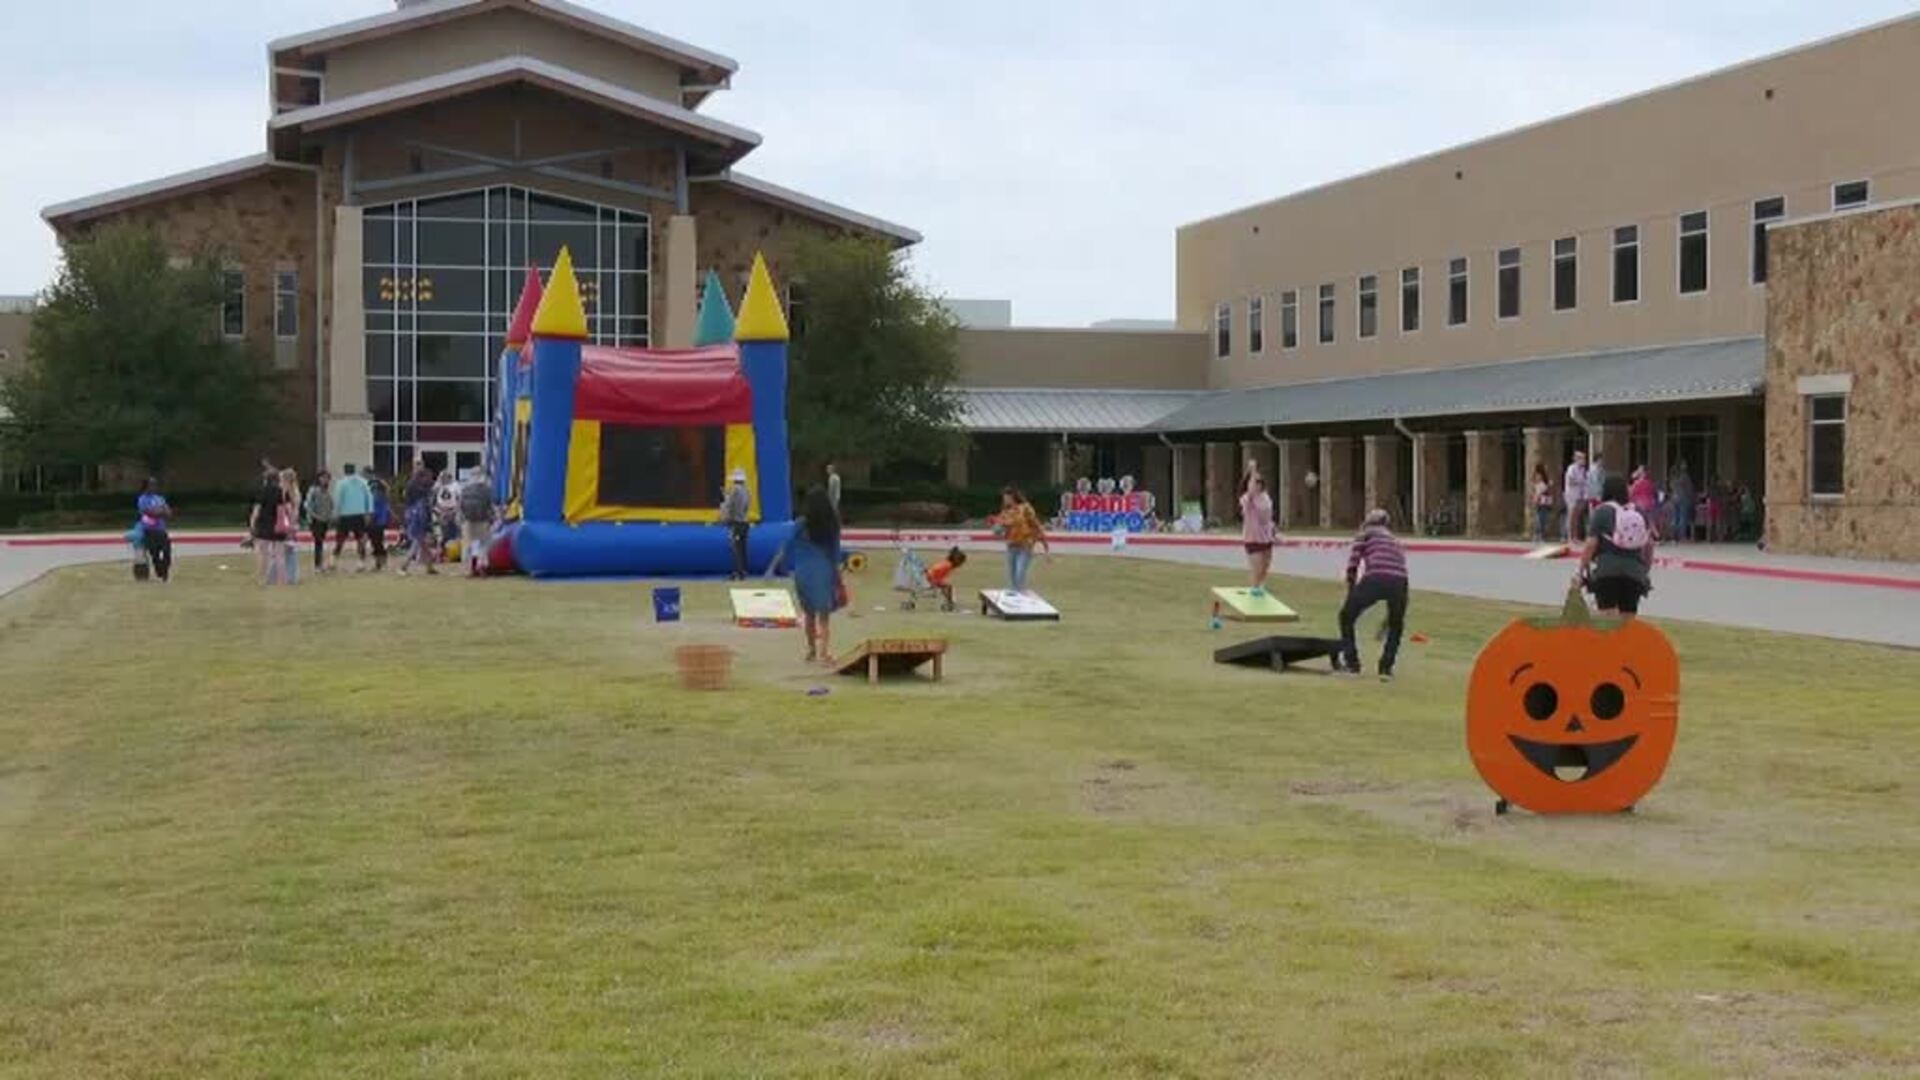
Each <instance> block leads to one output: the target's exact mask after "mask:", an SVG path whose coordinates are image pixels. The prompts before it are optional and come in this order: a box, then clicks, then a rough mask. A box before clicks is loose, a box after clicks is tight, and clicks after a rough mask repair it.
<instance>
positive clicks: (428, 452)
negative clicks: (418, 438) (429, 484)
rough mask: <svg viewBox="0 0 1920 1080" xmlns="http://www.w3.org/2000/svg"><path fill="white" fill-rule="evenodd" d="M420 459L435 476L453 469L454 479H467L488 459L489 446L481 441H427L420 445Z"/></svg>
mask: <svg viewBox="0 0 1920 1080" xmlns="http://www.w3.org/2000/svg"><path fill="white" fill-rule="evenodd" d="M420 460H421V461H424V462H426V465H427V468H429V469H432V470H433V474H434V475H435V476H438V475H440V474H441V473H443V472H445V471H446V470H448V469H452V470H453V478H454V479H456V480H465V479H466V478H467V477H468V476H470V475H472V473H473V470H475V469H477V468H479V467H480V466H481V464H482V463H483V462H485V461H486V460H487V448H486V447H485V446H483V445H481V444H480V443H427V444H424V445H422V446H421V447H420Z"/></svg>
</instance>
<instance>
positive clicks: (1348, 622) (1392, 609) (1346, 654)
mask: <svg viewBox="0 0 1920 1080" xmlns="http://www.w3.org/2000/svg"><path fill="white" fill-rule="evenodd" d="M1382 600H1385V601H1386V602H1387V645H1386V648H1385V650H1384V651H1382V652H1381V653H1380V670H1382V671H1392V670H1393V661H1394V659H1395V658H1396V657H1398V656H1399V655H1400V631H1401V630H1402V629H1403V628H1404V627H1405V625H1406V621H1407V579H1406V578H1390V577H1364V578H1361V579H1360V583H1359V584H1358V585H1355V586H1354V587H1353V588H1351V589H1349V590H1347V603H1346V606H1344V607H1342V608H1341V609H1340V655H1341V658H1342V659H1343V661H1344V662H1345V664H1346V666H1347V670H1349V671H1359V670H1360V649H1359V647H1358V646H1356V645H1355V644H1354V642H1353V624H1354V623H1355V622H1357V621H1359V619H1360V616H1361V615H1363V614H1365V613H1366V610H1367V609H1368V608H1370V607H1372V606H1373V605H1375V604H1377V603H1379V602H1380V601H1382Z"/></svg>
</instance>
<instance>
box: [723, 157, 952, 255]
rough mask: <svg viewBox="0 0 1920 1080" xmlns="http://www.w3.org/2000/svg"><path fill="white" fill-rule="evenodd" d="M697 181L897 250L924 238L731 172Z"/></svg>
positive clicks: (767, 182)
mask: <svg viewBox="0 0 1920 1080" xmlns="http://www.w3.org/2000/svg"><path fill="white" fill-rule="evenodd" d="M696 180H697V181H698V182H700V183H704V184H712V185H714V186H716V187H720V188H724V189H726V190H728V191H732V192H736V193H738V194H740V195H744V196H746V197H747V198H749V199H752V200H754V201H756V202H763V203H768V204H770V205H773V206H778V207H780V208H782V209H784V210H788V211H791V212H793V213H796V214H799V215H801V216H802V217H808V218H812V219H814V220H815V221H822V222H825V223H827V224H829V225H838V226H841V227H843V228H848V229H853V230H856V231H859V232H867V233H874V234H876V235H879V236H884V237H886V238H887V239H889V240H891V241H893V242H894V244H895V246H897V247H911V246H912V245H914V244H917V243H919V242H920V241H921V240H922V239H924V237H922V236H921V235H920V233H919V231H918V230H915V229H909V228H907V227H906V226H905V225H896V224H894V223H893V222H891V221H887V220H884V219H882V218H877V217H873V216H872V215H870V214H863V213H861V212H859V211H858V210H850V209H848V208H847V207H844V206H840V205H837V204H835V203H830V202H828V201H826V200H825V199H816V198H814V197H813V196H811V195H808V194H805V193H803V192H799V191H795V190H793V189H792V188H789V187H781V186H780V185H779V184H775V183H772V182H771V181H767V180H762V179H760V178H758V177H754V176H748V175H746V174H745V173H741V172H735V171H734V170H732V169H728V170H726V171H725V172H722V173H719V174H718V175H715V176H703V177H697V178H696Z"/></svg>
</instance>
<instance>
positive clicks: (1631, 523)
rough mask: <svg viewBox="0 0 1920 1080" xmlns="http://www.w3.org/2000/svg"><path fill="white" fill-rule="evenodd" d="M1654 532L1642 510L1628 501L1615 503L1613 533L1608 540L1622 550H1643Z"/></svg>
mask: <svg viewBox="0 0 1920 1080" xmlns="http://www.w3.org/2000/svg"><path fill="white" fill-rule="evenodd" d="M1652 538H1653V533H1652V531H1651V530H1649V529H1648V528H1647V519H1646V517H1645V516H1644V515H1642V514H1641V513H1640V511H1638V510H1636V509H1634V508H1633V507H1632V506H1631V505H1629V504H1626V503H1614V504H1613V534H1612V535H1611V536H1608V537H1607V541H1608V542H1609V543H1611V544H1612V545H1613V546H1614V547H1617V548H1619V549H1620V550H1621V551H1642V550H1645V548H1646V546H1647V541H1648V540H1651V539H1652Z"/></svg>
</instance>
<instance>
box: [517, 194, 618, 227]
mask: <svg viewBox="0 0 1920 1080" xmlns="http://www.w3.org/2000/svg"><path fill="white" fill-rule="evenodd" d="M526 205H527V210H526V216H527V218H528V219H529V220H532V221H557V222H562V223H566V224H573V225H592V224H593V223H594V222H595V221H596V220H597V219H598V218H599V216H600V214H599V210H600V208H599V207H597V206H594V205H593V204H592V203H583V202H576V201H574V200H572V199H563V198H560V197H559V196H556V195H541V194H537V193H530V194H529V195H528V196H527V204H526Z"/></svg>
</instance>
